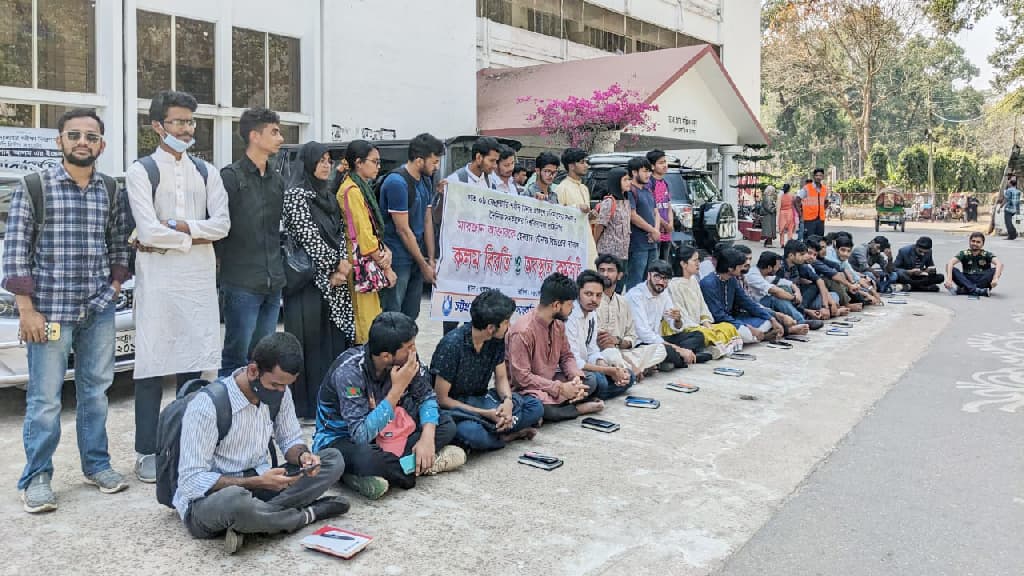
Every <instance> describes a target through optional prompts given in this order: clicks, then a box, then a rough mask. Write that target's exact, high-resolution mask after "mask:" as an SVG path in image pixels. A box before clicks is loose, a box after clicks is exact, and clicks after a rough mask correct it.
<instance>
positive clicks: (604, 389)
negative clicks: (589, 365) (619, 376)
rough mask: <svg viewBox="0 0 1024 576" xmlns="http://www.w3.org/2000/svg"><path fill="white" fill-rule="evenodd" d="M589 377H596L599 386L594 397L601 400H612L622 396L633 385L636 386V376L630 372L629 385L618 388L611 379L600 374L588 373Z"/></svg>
mask: <svg viewBox="0 0 1024 576" xmlns="http://www.w3.org/2000/svg"><path fill="white" fill-rule="evenodd" d="M587 375H588V376H589V375H593V376H594V381H595V383H596V384H597V392H596V393H595V394H594V395H595V396H597V397H598V398H600V399H601V400H611V399H612V398H615V397H616V396H622V395H623V394H625V393H626V391H627V390H629V389H630V388H631V387H632V386H633V384H636V375H635V374H633V372H632V371H630V372H629V384H626V385H625V386H617V385H616V384H615V382H612V381H611V379H610V378H608V377H607V376H605V375H604V374H601V373H598V372H588V373H587Z"/></svg>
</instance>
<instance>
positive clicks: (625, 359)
mask: <svg viewBox="0 0 1024 576" xmlns="http://www.w3.org/2000/svg"><path fill="white" fill-rule="evenodd" d="M597 273H598V274H600V275H601V276H602V277H603V278H604V280H605V289H604V295H603V296H602V298H601V305H600V306H598V307H597V345H598V347H599V348H600V349H601V355H602V356H603V357H604V359H605V360H607V361H608V364H610V365H612V366H617V367H619V368H628V369H630V370H631V371H632V372H633V374H635V375H636V376H637V378H639V377H640V376H641V375H642V374H643V373H644V372H646V371H648V370H651V369H653V368H655V367H657V366H658V364H661V363H662V362H664V361H665V347H664V346H662V345H660V344H646V345H645V344H641V343H640V338H639V337H637V335H636V324H635V323H634V322H633V311H632V310H631V309H630V307H629V303H628V302H626V298H625V297H623V296H622V295H621V294H618V293H616V292H615V286H616V285H617V284H618V282H619V281H620V280H622V277H623V276H624V275H625V274H626V269H625V265H624V264H623V263H622V260H619V259H618V258H616V257H615V256H612V255H611V254H601V255H600V256H598V257H597Z"/></svg>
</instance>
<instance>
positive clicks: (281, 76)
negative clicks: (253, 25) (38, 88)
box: [231, 28, 301, 112]
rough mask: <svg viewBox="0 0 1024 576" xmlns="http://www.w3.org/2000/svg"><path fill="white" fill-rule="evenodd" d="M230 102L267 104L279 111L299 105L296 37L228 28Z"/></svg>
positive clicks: (239, 105) (294, 109)
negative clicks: (230, 56)
mask: <svg viewBox="0 0 1024 576" xmlns="http://www.w3.org/2000/svg"><path fill="white" fill-rule="evenodd" d="M231 53H232V62H231V90H232V92H233V93H234V94H233V95H232V96H231V105H232V106H234V107H235V108H254V107H256V106H266V107H268V108H271V109H273V110H276V111H278V112H299V111H300V109H301V90H300V85H301V84H300V79H301V70H300V54H299V39H298V38H289V37H287V36H278V35H276V34H269V33H266V32H257V31H255V30H247V29H245V28H233V29H232V30H231Z"/></svg>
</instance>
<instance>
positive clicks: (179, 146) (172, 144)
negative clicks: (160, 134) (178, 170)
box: [164, 134, 196, 154]
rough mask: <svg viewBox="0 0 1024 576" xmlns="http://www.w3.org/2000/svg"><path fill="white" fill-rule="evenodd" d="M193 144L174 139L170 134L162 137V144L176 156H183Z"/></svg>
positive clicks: (193, 142) (192, 142)
mask: <svg viewBox="0 0 1024 576" xmlns="http://www.w3.org/2000/svg"><path fill="white" fill-rule="evenodd" d="M195 143H196V141H195V140H189V141H188V142H185V141H184V140H180V139H178V138H176V137H175V136H174V135H172V134H165V135H164V144H167V147H168V148H170V149H171V150H174V151H175V152H177V153H178V154H184V152H185V150H188V149H189V148H191V147H192V145H193V144H195Z"/></svg>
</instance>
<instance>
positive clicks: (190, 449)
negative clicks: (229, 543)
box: [174, 368, 302, 520]
mask: <svg viewBox="0 0 1024 576" xmlns="http://www.w3.org/2000/svg"><path fill="white" fill-rule="evenodd" d="M241 370H244V368H239V369H238V370H236V371H235V374H238V372H239V371H241ZM235 374H232V375H231V376H226V377H224V378H221V379H220V381H222V382H224V385H225V386H226V387H227V389H228V398H229V399H230V400H231V428H230V429H229V430H228V433H227V435H226V436H224V439H223V440H221V441H220V443H218V442H217V408H216V407H215V406H214V405H213V400H212V399H211V398H210V397H209V396H207V395H206V394H205V393H200V394H197V395H196V396H195V397H194V398H193V399H192V401H191V402H189V403H188V407H187V408H186V409H185V413H184V414H183V415H182V417H181V452H180V453H179V456H178V489H177V490H176V491H175V492H174V508H175V509H177V510H178V515H180V516H181V519H182V520H184V519H185V514H186V513H187V512H188V507H189V505H190V504H191V503H192V501H193V500H198V499H199V498H202V497H203V496H206V493H207V492H209V491H210V488H213V485H214V484H216V483H217V480H220V477H221V476H230V477H234V478H238V477H241V476H243V475H244V473H245V471H246V470H249V469H253V470H255V471H256V474H263V473H264V472H266V471H267V470H270V462H269V458H268V454H267V444H268V443H269V442H270V438H271V437H273V438H274V440H275V442H276V443H277V447H278V448H279V449H280V451H281V454H282V457H283V455H284V454H286V453H287V452H288V450H289V449H290V448H292V447H293V446H296V445H299V444H302V429H301V428H300V427H299V421H298V419H297V418H296V417H295V403H294V402H293V401H292V392H291V388H288V389H286V390H285V393H284V397H283V398H282V399H281V408H280V409H279V410H278V413H277V420H275V421H271V420H270V408H269V407H268V406H267V405H266V404H264V403H262V402H261V403H260V404H259V405H258V406H257V405H255V404H253V403H252V402H250V401H249V399H248V398H246V397H245V394H243V393H242V391H241V390H239V389H238V383H237V382H235Z"/></svg>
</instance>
